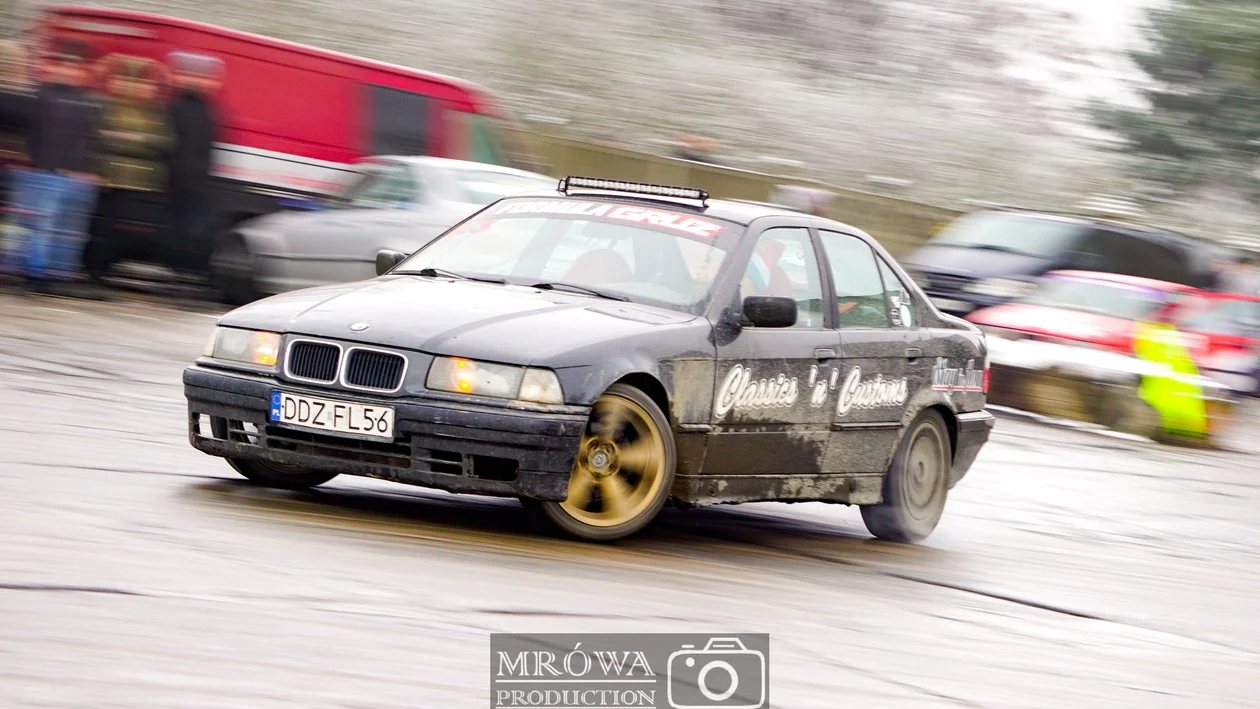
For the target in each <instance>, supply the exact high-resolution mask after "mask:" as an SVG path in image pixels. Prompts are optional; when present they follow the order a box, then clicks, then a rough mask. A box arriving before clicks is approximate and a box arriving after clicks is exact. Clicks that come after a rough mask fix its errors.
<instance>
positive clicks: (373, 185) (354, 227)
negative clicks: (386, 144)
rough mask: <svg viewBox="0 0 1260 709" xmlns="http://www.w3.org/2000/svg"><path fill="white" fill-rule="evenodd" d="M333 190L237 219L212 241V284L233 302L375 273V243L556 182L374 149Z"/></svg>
mask: <svg viewBox="0 0 1260 709" xmlns="http://www.w3.org/2000/svg"><path fill="white" fill-rule="evenodd" d="M358 166H359V169H360V172H361V176H360V177H359V178H358V179H357V180H356V181H354V182H353V183H352V184H350V186H349V187H348V188H347V189H346V191H345V192H344V193H343V194H342V195H340V196H339V197H337V198H335V199H332V200H328V201H326V202H318V203H317V202H309V203H300V204H297V203H295V204H294V205H292V206H293V207H294V209H290V210H286V211H281V212H276V213H273V214H268V215H266V216H262V217H258V218H256V219H251V220H249V221H246V222H243V223H241V224H239V225H237V227H236V228H235V229H234V230H233V231H232V233H231V234H229V235H228V236H227V238H226V239H224V240H223V242H222V243H221V244H220V245H219V246H218V248H216V250H215V253H214V256H213V258H212V259H211V283H212V284H213V285H214V287H215V290H216V291H218V293H219V294H220V296H221V297H223V299H225V300H227V301H228V302H230V303H233V304H241V303H246V302H249V301H251V300H254V299H256V298H259V297H262V296H266V295H274V294H276V293H283V292H285V291H291V290H297V289H300V288H307V287H311V286H319V285H325V284H329V283H345V282H348V281H359V280H364V279H367V278H373V277H375V276H376V270H375V269H376V266H375V263H376V253H377V252H378V251H380V250H382V249H389V250H391V251H398V252H402V253H406V254H410V253H412V252H414V251H416V250H417V249H419V248H420V247H422V246H424V245H425V244H427V243H429V241H431V240H432V239H433V238H434V237H436V236H438V235H439V234H441V233H442V232H444V231H446V230H447V229H449V228H450V227H452V226H454V225H455V224H457V223H459V222H460V221H462V220H463V219H464V218H466V217H468V216H470V215H471V214H473V213H474V212H476V211H477V210H479V209H481V208H482V207H484V206H485V205H487V204H490V203H491V202H494V201H495V200H497V199H499V198H501V197H506V196H509V195H512V194H517V193H520V192H529V191H535V190H546V189H554V188H555V186H556V183H557V181H556V180H555V179H553V178H551V177H547V176H546V175H540V174H538V173H533V172H525V171H523V170H516V169H513V168H508V167H501V166H498V165H488V164H484V163H476V162H466V161H462V160H448V159H445V158H433V157H394V156H381V157H372V158H366V159H364V160H363V161H361V162H360V163H358Z"/></svg>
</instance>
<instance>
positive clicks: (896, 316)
mask: <svg viewBox="0 0 1260 709" xmlns="http://www.w3.org/2000/svg"><path fill="white" fill-rule="evenodd" d="M876 261H877V262H878V263H879V275H880V277H881V278H882V279H883V281H884V300H885V301H886V302H887V303H888V319H889V320H890V321H891V322H892V325H893V327H903V328H913V327H917V326H918V322H916V320H915V316H914V302H913V301H911V300H910V289H909V288H906V286H905V284H904V283H902V282H901V279H900V278H898V277H897V274H896V273H895V272H893V270H892V268H890V267H889V266H888V264H886V263H884V259H882V258H877V259H876Z"/></svg>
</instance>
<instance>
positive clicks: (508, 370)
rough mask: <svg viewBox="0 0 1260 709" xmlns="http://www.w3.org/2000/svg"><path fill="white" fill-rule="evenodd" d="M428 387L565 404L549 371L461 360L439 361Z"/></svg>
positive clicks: (430, 372) (437, 389)
mask: <svg viewBox="0 0 1260 709" xmlns="http://www.w3.org/2000/svg"><path fill="white" fill-rule="evenodd" d="M425 386H426V387H428V388H430V389H433V390H435V391H449V392H453V393H456V394H473V395H475V396H490V397H494V398H496V399H518V400H520V401H531V402H535V403H539V404H563V403H564V393H563V392H562V391H561V389H560V380H559V378H557V377H556V373H555V372H553V371H551V370H549V369H533V368H526V367H514V366H512V365H507V364H491V363H489V362H477V361H474V360H471V359H463V358H461V357H438V358H436V359H434V360H433V364H432V366H430V367H429V376H428V378H427V379H426V380H425Z"/></svg>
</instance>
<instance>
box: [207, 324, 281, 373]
mask: <svg viewBox="0 0 1260 709" xmlns="http://www.w3.org/2000/svg"><path fill="white" fill-rule="evenodd" d="M206 351H207V352H208V353H209V354H208V355H207V356H208V357H211V358H213V359H221V360H225V361H228V362H240V363H242V364H253V365H257V366H259V367H274V366H276V361H277V359H278V358H279V356H280V333H277V332H264V331H261V330H239V329H237V328H232V327H220V328H218V329H216V330H215V333H214V337H213V339H212V341H211V342H210V343H209V344H208V345H207V346H206Z"/></svg>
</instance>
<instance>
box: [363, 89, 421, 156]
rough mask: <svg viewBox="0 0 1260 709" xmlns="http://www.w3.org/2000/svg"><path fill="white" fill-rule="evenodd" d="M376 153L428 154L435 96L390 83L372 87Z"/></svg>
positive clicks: (373, 138) (372, 140)
mask: <svg viewBox="0 0 1260 709" xmlns="http://www.w3.org/2000/svg"><path fill="white" fill-rule="evenodd" d="M369 88H370V90H371V97H372V102H371V106H372V137H371V142H370V145H371V150H369V151H368V152H370V153H371V154H373V155H429V154H430V153H431V146H430V145H429V143H430V135H429V122H430V118H429V107H430V104H431V103H432V102H433V99H431V98H429V97H428V96H425V95H423V94H416V93H412V92H410V91H403V90H401V89H393V88H389V87H387V86H371V87H369Z"/></svg>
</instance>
